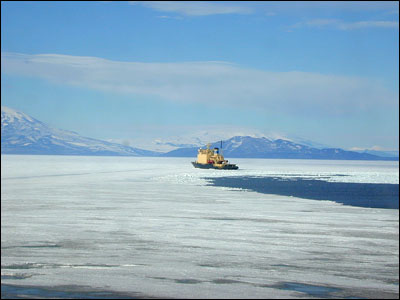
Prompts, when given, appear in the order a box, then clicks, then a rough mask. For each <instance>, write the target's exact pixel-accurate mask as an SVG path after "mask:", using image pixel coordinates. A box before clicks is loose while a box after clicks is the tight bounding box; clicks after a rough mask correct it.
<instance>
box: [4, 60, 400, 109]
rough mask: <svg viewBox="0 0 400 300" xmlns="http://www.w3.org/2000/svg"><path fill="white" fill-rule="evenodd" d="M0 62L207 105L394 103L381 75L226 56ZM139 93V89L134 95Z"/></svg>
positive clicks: (53, 77) (58, 78)
mask: <svg viewBox="0 0 400 300" xmlns="http://www.w3.org/2000/svg"><path fill="white" fill-rule="evenodd" d="M1 61H2V64H1V70H2V73H3V72H4V73H5V74H15V75H22V76H30V77H35V78H41V79H45V80H48V81H51V82H55V83H58V84H64V85H73V86H79V87H85V88H89V89H95V90H102V91H107V92H114V93H127V94H132V95H135V96H140V95H146V96H155V97H157V98H159V99H163V100H165V101H173V102H181V103H201V104H203V105H204V106H205V107H209V108H210V109H221V111H222V110H223V108H224V107H230V106H233V107H240V108H246V109H254V110H260V109H261V110H268V111H272V112H274V113H275V112H276V113H287V114H293V113H296V114H299V113H303V114H305V115H308V114H320V115H343V114H349V113H350V114H351V113H355V112H365V111H374V110H375V109H376V108H377V107H383V108H385V107H391V108H393V107H395V108H396V105H398V102H397V99H398V98H397V95H394V94H393V93H391V92H390V91H388V90H387V89H386V88H384V87H383V85H382V84H380V83H379V82H378V81H374V80H372V79H366V78H360V77H348V76H336V75H325V74H319V73H310V72H298V71H292V72H268V71H262V70H256V69H249V68H243V67H240V66H238V65H235V64H231V63H226V62H213V61H206V62H182V63H141V62H119V61H111V60H106V59H101V58H97V57H79V56H69V55H58V54H40V55H28V54H17V53H2V57H1ZM135 99H140V97H135Z"/></svg>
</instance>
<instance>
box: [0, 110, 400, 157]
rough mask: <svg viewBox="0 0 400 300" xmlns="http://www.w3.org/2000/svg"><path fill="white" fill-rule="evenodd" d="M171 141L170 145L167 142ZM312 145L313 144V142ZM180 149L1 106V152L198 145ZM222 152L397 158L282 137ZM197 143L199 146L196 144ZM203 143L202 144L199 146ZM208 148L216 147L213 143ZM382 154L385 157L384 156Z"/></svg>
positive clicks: (192, 153)
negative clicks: (56, 124) (114, 137)
mask: <svg viewBox="0 0 400 300" xmlns="http://www.w3.org/2000/svg"><path fill="white" fill-rule="evenodd" d="M171 144H173V143H172V142H171ZM315 144H316V143H315ZM173 145H174V146H179V147H180V148H178V149H175V150H172V151H169V152H166V153H162V152H156V151H149V150H144V149H139V148H134V147H130V146H127V145H122V144H118V143H112V142H107V141H102V140H98V139H92V138H88V137H83V136H80V135H79V134H78V133H76V132H72V131H67V130H62V129H56V128H53V127H51V126H49V125H47V124H45V123H43V122H41V121H39V120H36V119H35V118H33V117H31V116H29V115H27V114H25V113H23V112H19V111H16V110H14V109H11V108H8V107H5V106H1V153H3V154H50V155H119V156H162V157H192V158H195V157H196V155H197V150H198V148H199V145H196V146H194V145H190V144H189V145H187V144H186V145H184V144H179V145H178V144H173ZM222 145H223V147H222V150H223V154H224V156H226V157H228V158H229V157H235V158H289V159H339V160H345V159H349V160H398V155H397V157H395V156H390V155H389V156H388V154H387V153H386V154H384V155H381V156H379V155H376V154H378V153H377V152H375V153H374V154H371V153H366V152H361V153H360V152H355V151H346V150H343V149H340V148H322V147H316V146H314V147H313V146H310V145H312V143H311V142H307V143H304V144H302V143H298V142H294V141H290V140H286V139H283V138H278V139H272V138H267V137H254V136H234V137H232V138H229V139H226V140H224V141H222ZM200 146H201V145H200ZM203 146H205V145H203ZM211 147H212V148H214V147H220V142H214V143H212V144H211ZM385 155H386V156H385Z"/></svg>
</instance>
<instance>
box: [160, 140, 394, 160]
mask: <svg viewBox="0 0 400 300" xmlns="http://www.w3.org/2000/svg"><path fill="white" fill-rule="evenodd" d="M211 147H212V148H214V147H219V148H220V142H215V143H212V145H211ZM197 150H198V147H190V148H181V149H176V150H173V151H170V152H168V153H166V154H164V155H163V156H185V157H196V155H197ZM222 151H223V154H224V156H225V157H226V158H229V157H236V158H298V159H354V160H390V158H384V157H379V156H376V155H372V154H368V153H358V152H354V151H345V150H343V149H340V148H323V149H319V148H314V147H310V146H307V145H302V144H298V143H294V142H292V141H288V140H284V139H275V140H273V139H270V138H266V137H261V138H257V137H250V136H235V137H232V138H230V139H228V140H225V141H223V142H222Z"/></svg>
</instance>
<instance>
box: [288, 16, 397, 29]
mask: <svg viewBox="0 0 400 300" xmlns="http://www.w3.org/2000/svg"><path fill="white" fill-rule="evenodd" d="M300 27H317V28H334V29H340V30H354V29H362V28H397V29H398V28H399V22H398V21H359V22H345V21H343V20H339V19H313V20H308V21H303V22H299V23H296V24H295V25H293V26H292V27H291V28H300Z"/></svg>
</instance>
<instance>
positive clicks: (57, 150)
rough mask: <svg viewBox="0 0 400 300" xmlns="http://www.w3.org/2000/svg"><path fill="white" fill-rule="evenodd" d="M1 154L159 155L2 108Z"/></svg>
mask: <svg viewBox="0 0 400 300" xmlns="http://www.w3.org/2000/svg"><path fill="white" fill-rule="evenodd" d="M1 153H3V154H63V155H120V156H156V155H159V153H158V152H153V151H148V150H142V149H138V148H133V147H129V146H125V145H121V144H116V143H110V142H106V141H101V140H97V139H92V138H88V137H83V136H80V135H79V134H78V133H76V132H73V131H67V130H61V129H57V128H52V127H51V126H48V125H47V124H45V123H43V122H41V121H39V120H36V119H35V118H33V117H31V116H28V115H27V114H25V113H23V112H19V111H16V110H14V109H11V108H8V107H5V106H1Z"/></svg>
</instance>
